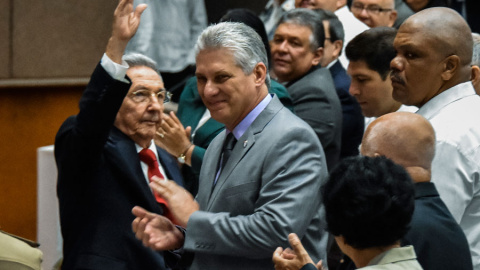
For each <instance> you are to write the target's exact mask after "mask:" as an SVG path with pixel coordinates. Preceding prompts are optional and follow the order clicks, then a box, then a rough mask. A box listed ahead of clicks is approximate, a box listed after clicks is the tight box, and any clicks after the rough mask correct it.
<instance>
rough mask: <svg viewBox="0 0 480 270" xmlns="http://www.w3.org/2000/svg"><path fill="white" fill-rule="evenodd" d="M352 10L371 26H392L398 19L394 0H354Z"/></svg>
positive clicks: (358, 17) (357, 16)
mask: <svg viewBox="0 0 480 270" xmlns="http://www.w3.org/2000/svg"><path fill="white" fill-rule="evenodd" d="M350 10H351V11H352V13H353V15H354V16H355V17H356V18H357V19H359V20H360V21H362V22H363V23H364V24H366V25H368V26H369V27H370V28H373V27H378V26H388V27H392V26H393V25H394V24H395V21H396V20H397V10H395V1H394V0H353V2H352V5H351V6H350Z"/></svg>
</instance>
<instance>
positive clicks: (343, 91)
mask: <svg viewBox="0 0 480 270" xmlns="http://www.w3.org/2000/svg"><path fill="white" fill-rule="evenodd" d="M315 11H316V12H317V13H319V14H320V16H321V17H322V22H323V26H324V30H325V43H324V45H323V57H322V59H321V61H320V64H321V65H322V67H326V68H327V69H328V70H329V71H330V74H331V75H332V78H333V82H334V84H335V89H336V90H337V96H338V98H339V100H340V104H341V106H342V114H343V117H342V142H341V144H342V146H341V152H340V158H344V157H348V156H356V155H358V146H359V145H360V142H361V141H362V136H363V130H364V122H365V120H364V117H363V115H362V110H361V109H360V106H359V105H358V102H357V101H356V100H355V98H354V97H353V96H351V95H350V93H349V92H348V89H349V88H350V76H348V74H347V72H346V70H345V68H344V67H343V66H342V63H340V61H339V60H338V57H339V56H340V55H341V54H342V49H343V40H344V32H343V25H342V23H341V22H340V20H339V19H338V17H337V16H336V15H335V14H334V13H333V12H331V11H328V10H324V9H317V10H315Z"/></svg>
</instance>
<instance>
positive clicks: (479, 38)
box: [472, 33, 480, 67]
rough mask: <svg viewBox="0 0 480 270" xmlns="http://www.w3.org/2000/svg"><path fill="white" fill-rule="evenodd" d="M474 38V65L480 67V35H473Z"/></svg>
mask: <svg viewBox="0 0 480 270" xmlns="http://www.w3.org/2000/svg"><path fill="white" fill-rule="evenodd" d="M472 38H473V55H472V65H475V66H479V67H480V35H479V34H478V33H472Z"/></svg>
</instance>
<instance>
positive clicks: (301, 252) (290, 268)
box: [272, 233, 322, 270]
mask: <svg viewBox="0 0 480 270" xmlns="http://www.w3.org/2000/svg"><path fill="white" fill-rule="evenodd" d="M288 242H289V243H290V245H291V246H292V248H293V250H291V249H290V248H287V249H285V250H283V248H281V247H278V248H277V249H276V250H275V251H274V252H273V257H272V261H273V264H274V265H275V270H298V269H301V268H302V267H303V266H304V265H305V264H308V263H311V264H313V261H312V259H311V258H310V256H309V255H308V253H307V251H306V250H305V248H304V247H303V245H302V242H300V239H299V238H298V236H297V235H296V234H294V233H291V234H289V235H288ZM315 266H316V267H317V269H322V262H321V261H320V262H318V263H317V265H315ZM318 267H320V268H318Z"/></svg>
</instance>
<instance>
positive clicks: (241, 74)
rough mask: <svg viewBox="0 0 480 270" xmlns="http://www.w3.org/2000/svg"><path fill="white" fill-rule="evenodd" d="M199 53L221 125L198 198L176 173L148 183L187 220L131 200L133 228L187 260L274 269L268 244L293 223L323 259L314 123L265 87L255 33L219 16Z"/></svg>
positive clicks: (204, 93)
mask: <svg viewBox="0 0 480 270" xmlns="http://www.w3.org/2000/svg"><path fill="white" fill-rule="evenodd" d="M196 53H197V57H196V62H197V70H196V76H197V83H198V91H199V94H200V96H201V98H202V100H203V102H204V103H205V105H206V106H207V108H208V110H209V111H210V114H211V117H212V118H214V119H215V120H217V121H219V122H221V123H223V124H225V126H226V131H224V132H222V133H220V134H219V135H218V136H217V137H216V138H215V139H214V140H213V141H212V143H211V144H210V146H209V148H208V149H207V152H206V154H205V158H204V161H203V165H202V169H201V172H200V184H199V186H200V187H199V191H198V195H197V197H196V201H195V200H193V198H192V196H191V195H190V194H188V193H187V192H185V191H184V190H183V189H182V188H181V187H180V186H178V185H176V184H175V183H174V182H172V181H157V182H154V183H152V184H151V187H152V188H153V189H155V190H156V191H157V192H159V193H160V194H162V196H163V197H164V198H165V199H166V200H167V202H168V204H169V207H170V210H171V212H172V214H173V215H174V217H175V219H176V220H177V221H178V224H179V225H180V226H182V227H183V228H185V229H184V230H179V229H178V227H175V226H174V225H172V224H171V223H170V221H169V220H168V219H166V218H164V217H162V216H159V215H156V214H152V213H149V212H147V211H145V210H143V209H141V208H139V207H135V208H134V209H133V213H134V214H135V215H136V216H137V218H136V219H135V220H134V221H133V223H132V227H133V231H134V232H135V233H136V236H137V238H138V239H141V240H142V241H143V243H144V244H145V245H146V246H149V247H151V248H153V249H155V250H169V249H176V248H177V249H178V248H180V247H183V250H184V251H186V252H192V253H193V254H194V258H193V263H192V265H191V269H273V263H272V261H271V253H272V250H274V249H275V248H276V247H277V246H284V247H285V246H287V245H288V239H287V236H288V233H290V232H291V231H294V232H296V233H298V234H299V237H300V238H301V239H302V242H303V243H304V244H305V245H306V249H307V250H308V251H309V253H310V252H311V253H310V254H313V255H312V257H314V258H315V260H319V259H323V260H325V258H326V243H327V234H326V233H325V223H324V208H323V205H322V204H321V199H322V197H321V192H320V187H321V186H322V184H323V183H324V182H325V180H326V177H327V169H326V163H325V155H324V153H323V150H322V146H321V144H320V143H319V140H318V139H317V137H316V135H315V133H314V131H313V130H312V128H311V127H310V126H309V125H308V124H306V123H305V122H304V121H302V120H301V119H300V118H298V117H296V116H295V115H294V114H292V113H291V112H290V111H289V110H288V109H286V108H285V107H284V106H283V105H282V104H281V103H280V101H279V100H278V98H277V97H276V96H271V95H269V94H268V87H269V84H270V78H269V75H268V68H267V66H266V63H267V56H266V53H265V48H264V46H263V44H262V41H261V39H260V37H259V36H258V35H257V34H256V33H255V32H254V31H253V30H252V29H251V28H249V27H247V26H245V25H243V24H241V23H221V24H217V25H213V26H210V27H208V28H207V29H206V30H204V32H203V33H202V34H201V35H200V37H199V40H198V42H197V45H196ZM233 138H235V139H233ZM225 141H226V142H225ZM232 141H233V143H232ZM235 141H236V142H235ZM232 144H233V145H234V146H232ZM224 145H226V146H225V147H224ZM231 148H233V149H232V150H231V154H229V153H230V150H228V149H231ZM227 156H229V158H227ZM227 159H228V161H227ZM223 165H224V166H223ZM222 168H223V169H222ZM183 255H184V257H186V256H185V254H183Z"/></svg>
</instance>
